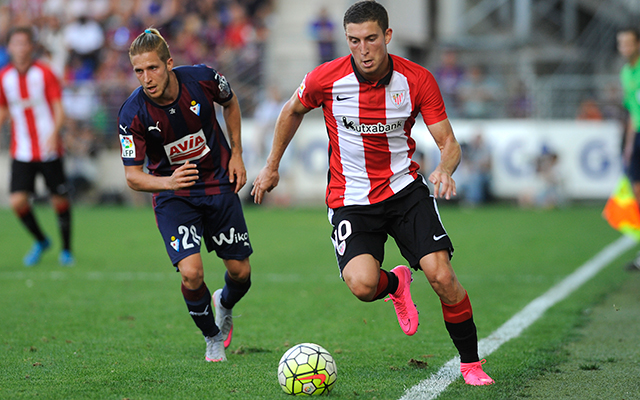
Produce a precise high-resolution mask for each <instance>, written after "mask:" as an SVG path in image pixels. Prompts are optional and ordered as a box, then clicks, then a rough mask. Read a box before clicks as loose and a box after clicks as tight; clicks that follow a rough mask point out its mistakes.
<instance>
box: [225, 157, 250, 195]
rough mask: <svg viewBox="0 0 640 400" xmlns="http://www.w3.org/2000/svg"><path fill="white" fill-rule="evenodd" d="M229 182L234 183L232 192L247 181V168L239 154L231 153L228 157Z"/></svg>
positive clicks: (235, 191) (238, 189)
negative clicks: (229, 157)
mask: <svg viewBox="0 0 640 400" xmlns="http://www.w3.org/2000/svg"><path fill="white" fill-rule="evenodd" d="M229 182H231V183H234V182H235V184H236V188H235V189H234V193H238V192H239V191H240V189H242V188H243V187H244V185H245V184H246V183H247V170H246V169H245V167H244V162H243V161H242V157H241V156H234V155H232V156H231V159H229Z"/></svg>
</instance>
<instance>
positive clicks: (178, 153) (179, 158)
mask: <svg viewBox="0 0 640 400" xmlns="http://www.w3.org/2000/svg"><path fill="white" fill-rule="evenodd" d="M164 151H165V153H167V157H169V162H170V163H171V164H172V165H174V164H183V163H185V162H187V161H193V160H199V159H200V158H202V157H203V156H205V155H206V154H207V153H209V151H210V149H209V146H207V140H206V138H205V136H204V132H203V131H202V129H200V130H199V131H198V132H196V133H192V134H191V135H188V136H185V137H183V138H180V139H178V140H176V141H175V142H171V143H169V144H166V145H165V146H164Z"/></svg>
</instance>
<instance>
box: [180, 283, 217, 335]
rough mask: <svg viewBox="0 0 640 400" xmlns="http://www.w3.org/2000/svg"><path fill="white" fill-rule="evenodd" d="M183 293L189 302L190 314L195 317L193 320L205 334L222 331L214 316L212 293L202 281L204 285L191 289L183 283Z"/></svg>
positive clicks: (214, 333)
mask: <svg viewBox="0 0 640 400" xmlns="http://www.w3.org/2000/svg"><path fill="white" fill-rule="evenodd" d="M181 289H182V295H183V296H184V301H185V303H187V308H188V309H189V314H190V315H191V318H193V322H195V323H196V326H197V327H198V328H200V330H201V331H202V334H203V335H204V336H215V335H217V334H218V332H220V329H218V327H217V326H216V323H215V320H214V318H213V310H212V309H211V293H210V292H209V288H207V285H205V283H204V282H202V285H201V286H200V287H199V288H198V289H196V290H191V289H188V288H187V287H185V286H184V283H183V284H182V288H181Z"/></svg>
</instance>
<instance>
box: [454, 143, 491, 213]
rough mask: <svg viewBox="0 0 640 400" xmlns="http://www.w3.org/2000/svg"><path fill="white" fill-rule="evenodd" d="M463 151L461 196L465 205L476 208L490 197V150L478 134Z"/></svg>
mask: <svg viewBox="0 0 640 400" xmlns="http://www.w3.org/2000/svg"><path fill="white" fill-rule="evenodd" d="M465 150H466V151H463V152H462V165H461V167H462V169H463V170H464V171H465V181H464V182H463V183H462V194H463V196H464V203H465V204H466V205H469V206H477V205H479V204H482V203H485V202H486V201H487V200H488V199H489V197H490V183H491V149H490V148H489V146H488V145H487V143H486V142H485V140H484V137H483V135H482V132H478V133H476V134H475V136H474V137H473V139H472V140H471V142H470V143H468V144H467V145H466V146H465Z"/></svg>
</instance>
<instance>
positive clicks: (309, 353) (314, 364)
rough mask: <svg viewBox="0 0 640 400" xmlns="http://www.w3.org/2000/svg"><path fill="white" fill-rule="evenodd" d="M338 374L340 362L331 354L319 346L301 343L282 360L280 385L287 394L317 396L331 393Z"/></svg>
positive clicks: (279, 371) (291, 349)
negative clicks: (337, 364) (338, 363)
mask: <svg viewBox="0 0 640 400" xmlns="http://www.w3.org/2000/svg"><path fill="white" fill-rule="evenodd" d="M337 373H338V370H337V368H336V362H335V361H334V360H333V357H331V354H329V352H328V351H327V350H325V349H324V348H322V347H321V346H318V345H317V344H313V343H301V344H297V345H295V346H293V347H292V348H290V349H289V350H287V352H286V353H284V355H283V356H282V358H281V359H280V364H279V365H278V382H279V383H280V387H281V388H282V390H284V392H285V393H287V394H292V395H294V396H297V395H309V396H317V395H321V394H325V393H326V394H328V393H329V392H330V391H331V389H332V388H333V385H334V384H335V383H336V378H337Z"/></svg>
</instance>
